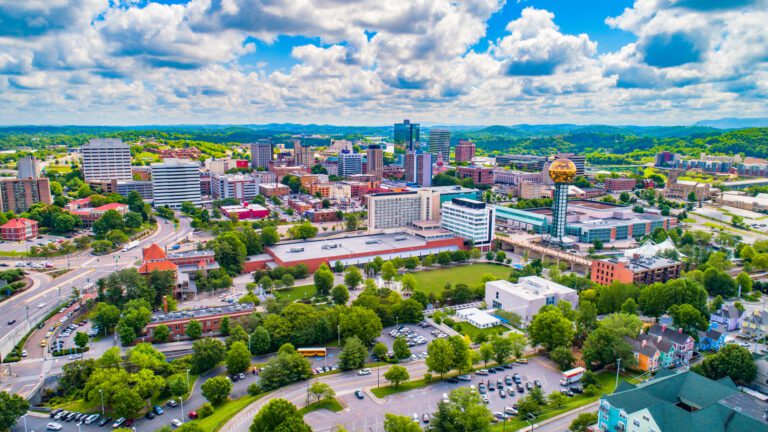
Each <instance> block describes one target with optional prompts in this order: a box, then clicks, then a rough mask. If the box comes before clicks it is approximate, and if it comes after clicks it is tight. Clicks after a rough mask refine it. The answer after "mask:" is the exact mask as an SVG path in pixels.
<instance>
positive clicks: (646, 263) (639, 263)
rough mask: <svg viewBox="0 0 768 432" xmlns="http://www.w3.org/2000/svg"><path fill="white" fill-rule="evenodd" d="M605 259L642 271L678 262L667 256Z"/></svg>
mask: <svg viewBox="0 0 768 432" xmlns="http://www.w3.org/2000/svg"><path fill="white" fill-rule="evenodd" d="M606 261H608V262H611V263H614V264H616V263H624V265H626V267H627V268H628V269H629V270H632V271H644V270H655V269H659V268H664V267H669V266H673V265H675V264H680V263H679V262H678V261H674V260H671V259H668V258H661V257H651V258H637V259H635V258H626V257H621V258H610V259H607V260H606Z"/></svg>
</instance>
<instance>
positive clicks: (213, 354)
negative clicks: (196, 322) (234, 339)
mask: <svg viewBox="0 0 768 432" xmlns="http://www.w3.org/2000/svg"><path fill="white" fill-rule="evenodd" d="M225 354H226V348H225V346H224V342H221V341H219V340H217V339H212V338H204V339H201V340H198V341H195V343H194V344H192V359H191V360H190V365H191V366H192V372H193V373H196V374H199V373H202V372H205V371H208V370H211V369H213V368H214V367H215V366H216V365H217V364H219V362H221V361H222V360H224V356H225Z"/></svg>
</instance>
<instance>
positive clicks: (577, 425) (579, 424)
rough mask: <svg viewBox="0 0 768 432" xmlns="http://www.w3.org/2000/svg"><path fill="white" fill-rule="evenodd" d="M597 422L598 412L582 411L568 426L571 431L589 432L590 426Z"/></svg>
mask: <svg viewBox="0 0 768 432" xmlns="http://www.w3.org/2000/svg"><path fill="white" fill-rule="evenodd" d="M596 423H597V413H589V412H588V413H581V414H579V415H578V416H576V418H575V419H574V420H573V421H572V422H571V426H570V427H569V428H568V430H570V431H571V432H587V430H588V428H589V427H590V426H592V425H593V424H596Z"/></svg>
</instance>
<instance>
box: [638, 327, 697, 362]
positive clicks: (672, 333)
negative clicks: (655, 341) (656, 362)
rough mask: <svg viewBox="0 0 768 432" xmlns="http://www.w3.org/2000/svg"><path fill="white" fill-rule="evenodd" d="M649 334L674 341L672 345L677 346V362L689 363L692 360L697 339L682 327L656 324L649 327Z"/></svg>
mask: <svg viewBox="0 0 768 432" xmlns="http://www.w3.org/2000/svg"><path fill="white" fill-rule="evenodd" d="M648 334H649V335H651V336H661V337H662V338H664V339H668V340H669V341H670V342H672V346H674V348H675V361H676V363H683V364H688V362H689V361H690V360H691V357H692V356H693V347H694V345H695V341H694V340H693V338H692V337H690V336H689V335H687V334H685V333H683V329H682V328H679V329H677V330H673V329H671V328H667V326H666V325H660V324H654V325H652V326H651V328H649V329H648Z"/></svg>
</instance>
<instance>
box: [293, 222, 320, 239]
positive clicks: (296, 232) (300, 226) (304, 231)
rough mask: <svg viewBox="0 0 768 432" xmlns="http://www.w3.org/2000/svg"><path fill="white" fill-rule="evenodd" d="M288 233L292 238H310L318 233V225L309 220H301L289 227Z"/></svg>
mask: <svg viewBox="0 0 768 432" xmlns="http://www.w3.org/2000/svg"><path fill="white" fill-rule="evenodd" d="M288 235H290V236H291V238H292V239H301V240H306V239H310V238H313V237H314V236H316V235H317V227H316V226H314V225H312V224H311V223H310V222H307V221H304V222H300V223H297V224H295V225H293V226H292V227H290V228H288Z"/></svg>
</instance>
